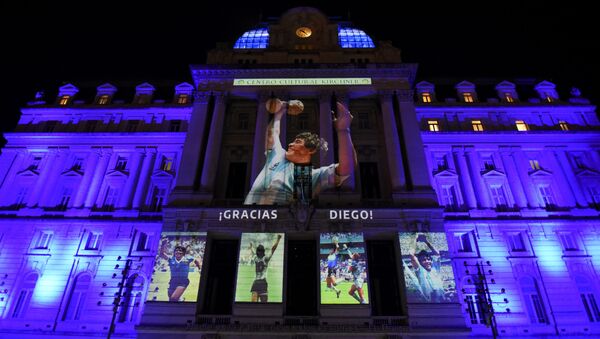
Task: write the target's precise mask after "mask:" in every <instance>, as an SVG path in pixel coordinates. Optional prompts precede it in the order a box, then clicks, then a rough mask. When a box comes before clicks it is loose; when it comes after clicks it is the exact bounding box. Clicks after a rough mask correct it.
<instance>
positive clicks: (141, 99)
mask: <svg viewBox="0 0 600 339" xmlns="http://www.w3.org/2000/svg"><path fill="white" fill-rule="evenodd" d="M134 103H136V104H138V105H146V104H149V103H150V95H149V94H138V95H137V96H136V98H135V100H134Z"/></svg>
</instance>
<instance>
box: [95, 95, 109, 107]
mask: <svg viewBox="0 0 600 339" xmlns="http://www.w3.org/2000/svg"><path fill="white" fill-rule="evenodd" d="M109 98H110V97H109V96H108V94H104V95H101V96H100V97H98V105H106V104H108V99H109Z"/></svg>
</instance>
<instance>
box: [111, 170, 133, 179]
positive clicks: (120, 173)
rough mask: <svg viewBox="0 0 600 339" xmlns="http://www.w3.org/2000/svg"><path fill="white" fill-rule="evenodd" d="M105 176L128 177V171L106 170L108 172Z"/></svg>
mask: <svg viewBox="0 0 600 339" xmlns="http://www.w3.org/2000/svg"><path fill="white" fill-rule="evenodd" d="M106 176H107V177H110V178H128V177H129V172H128V171H122V170H112V171H110V172H108V174H106Z"/></svg>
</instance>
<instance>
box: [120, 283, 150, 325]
mask: <svg viewBox="0 0 600 339" xmlns="http://www.w3.org/2000/svg"><path fill="white" fill-rule="evenodd" d="M143 294H144V278H143V277H142V276H140V275H139V274H134V275H133V276H131V277H130V278H129V279H128V280H127V285H126V286H125V293H124V294H123V302H122V303H121V310H120V312H119V322H120V323H125V322H130V323H133V324H137V322H138V319H139V315H140V309H141V306H142V303H143V300H142V297H143Z"/></svg>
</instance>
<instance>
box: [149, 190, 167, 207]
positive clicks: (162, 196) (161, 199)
mask: <svg viewBox="0 0 600 339" xmlns="http://www.w3.org/2000/svg"><path fill="white" fill-rule="evenodd" d="M166 193H167V189H166V188H164V187H154V189H153V190H152V197H151V198H150V206H149V207H150V211H151V212H160V211H162V206H163V204H164V203H165V200H166V197H167V194H166Z"/></svg>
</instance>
